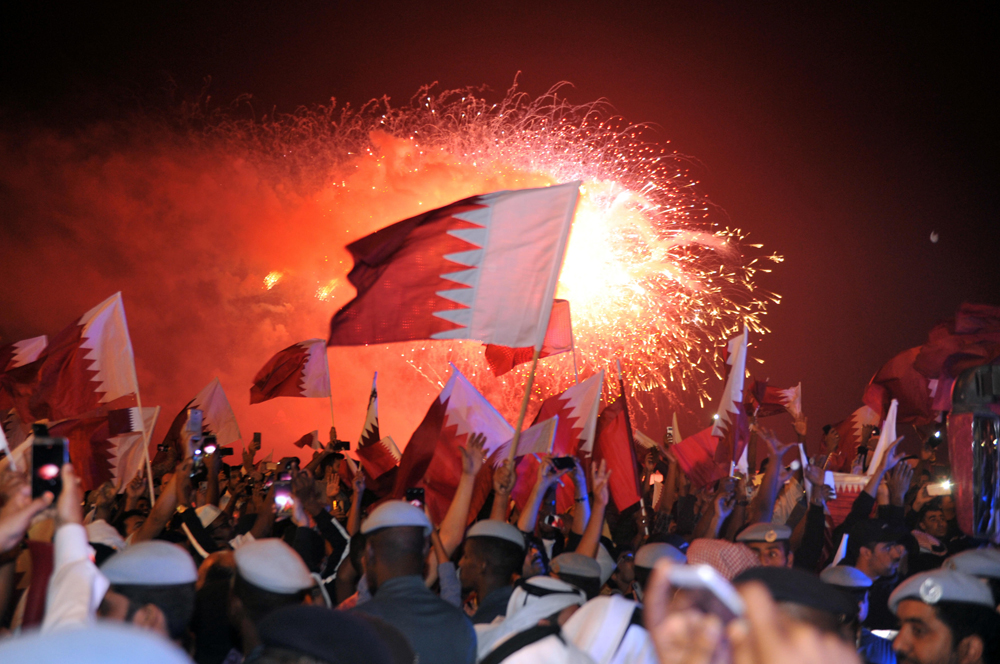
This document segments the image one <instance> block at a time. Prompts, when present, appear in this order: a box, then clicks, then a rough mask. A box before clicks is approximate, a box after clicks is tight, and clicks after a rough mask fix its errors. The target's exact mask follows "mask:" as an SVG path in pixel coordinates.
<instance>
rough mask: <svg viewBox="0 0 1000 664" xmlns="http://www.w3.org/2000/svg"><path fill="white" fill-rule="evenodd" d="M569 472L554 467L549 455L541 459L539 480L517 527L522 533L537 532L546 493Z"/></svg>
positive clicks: (533, 488) (532, 490)
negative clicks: (540, 508)
mask: <svg viewBox="0 0 1000 664" xmlns="http://www.w3.org/2000/svg"><path fill="white" fill-rule="evenodd" d="M568 472H569V469H566V470H559V469H557V468H556V467H555V466H553V465H552V457H550V456H548V455H543V456H542V457H541V463H540V464H539V465H538V479H537V480H536V481H535V486H534V487H532V489H531V494H530V495H529V496H528V502H527V504H525V506H524V511H522V512H521V516H520V518H519V519H518V520H517V527H518V529H520V531H521V532H522V533H534V532H535V524H536V523H537V522H538V508H539V507H541V505H542V499H543V498H544V497H545V492H546V491H548V490H549V487H550V486H552V485H553V484H555V483H556V481H557V480H558V479H559V478H560V477H562V476H563V475H565V474H566V473H568Z"/></svg>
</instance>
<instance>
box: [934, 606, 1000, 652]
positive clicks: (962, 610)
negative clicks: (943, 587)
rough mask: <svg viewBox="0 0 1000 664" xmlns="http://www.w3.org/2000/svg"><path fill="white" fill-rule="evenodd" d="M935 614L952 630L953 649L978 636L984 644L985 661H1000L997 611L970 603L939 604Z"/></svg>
mask: <svg viewBox="0 0 1000 664" xmlns="http://www.w3.org/2000/svg"><path fill="white" fill-rule="evenodd" d="M934 612H935V613H936V614H937V617H938V618H939V619H940V620H941V622H943V623H944V624H945V625H947V626H948V629H950V630H951V643H952V648H955V647H956V646H958V644H959V642H961V641H962V640H963V639H965V638H966V637H969V636H972V635H976V636H978V637H979V638H980V639H982V642H983V661H984V662H997V661H1000V614H998V613H997V612H996V611H994V610H993V609H990V608H988V607H985V606H980V605H979V604H970V603H968V602H938V603H937V604H935V605H934Z"/></svg>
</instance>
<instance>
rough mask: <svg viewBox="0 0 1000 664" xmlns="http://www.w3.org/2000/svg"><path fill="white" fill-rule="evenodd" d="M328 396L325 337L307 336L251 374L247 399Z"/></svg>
mask: <svg viewBox="0 0 1000 664" xmlns="http://www.w3.org/2000/svg"><path fill="white" fill-rule="evenodd" d="M329 396H330V369H329V366H328V364H327V359H326V341H325V340H323V339H308V340H306V341H300V342H299V343H297V344H292V345H291V346H289V347H288V348H285V349H284V350H282V351H280V352H278V353H277V354H276V355H275V356H274V357H272V358H271V359H270V360H268V361H267V364H265V365H264V366H263V367H261V369H260V371H258V372H257V375H256V376H254V377H253V387H251V388H250V403H251V404H255V403H261V402H262V401H267V400H269V399H274V398H275V397H306V398H326V397H329Z"/></svg>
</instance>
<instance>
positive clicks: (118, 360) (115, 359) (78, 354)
mask: <svg viewBox="0 0 1000 664" xmlns="http://www.w3.org/2000/svg"><path fill="white" fill-rule="evenodd" d="M38 345H40V342H39V343H38ZM36 347H37V346H36ZM24 366H25V368H26V369H27V368H28V367H32V369H33V371H32V375H31V376H30V378H29V379H28V380H30V387H29V388H28V389H27V390H26V392H27V394H28V395H29V396H27V399H26V403H25V400H21V401H20V403H17V404H15V406H17V407H19V409H20V411H19V412H20V415H21V419H22V420H24V421H32V422H33V421H36V420H41V419H48V420H51V421H56V420H63V419H67V418H72V417H78V416H80V415H83V414H85V413H89V412H90V411H93V410H96V409H98V408H100V407H102V406H106V405H108V404H112V403H114V404H115V405H118V406H125V405H132V404H133V403H134V401H135V395H136V394H138V392H139V386H138V384H137V383H136V378H135V376H136V373H135V359H134V357H133V355H132V341H131V339H130V338H129V333H128V323H127V322H126V320H125V306H124V304H123V303H122V297H121V293H115V294H114V295H112V296H111V297H109V298H108V299H106V300H104V301H103V302H101V303H100V304H98V305H97V306H96V307H94V308H93V309H91V310H90V311H88V312H87V313H85V314H84V315H83V316H81V317H80V319H79V320H77V321H76V322H75V323H74V324H72V325H70V326H69V327H67V328H65V329H64V330H63V331H62V332H60V333H59V334H57V335H55V336H54V337H53V338H52V339H51V340H50V342H49V343H48V344H47V345H46V346H45V347H44V349H43V350H41V352H40V353H39V355H38V357H37V359H36V360H35V361H34V362H31V363H30V364H27V365H24ZM119 400H122V401H119ZM25 406H26V408H25Z"/></svg>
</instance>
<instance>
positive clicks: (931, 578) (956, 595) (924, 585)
mask: <svg viewBox="0 0 1000 664" xmlns="http://www.w3.org/2000/svg"><path fill="white" fill-rule="evenodd" d="M904 599H915V600H917V601H919V602H923V603H924V604H930V605H934V604H937V603H938V602H942V601H943V602H963V603H965V604H978V605H980V606H985V607H988V608H990V609H993V608H994V607H995V605H994V604H993V593H992V592H991V591H990V589H989V588H988V587H987V586H986V585H984V584H983V583H982V582H981V581H980V580H979V579H977V578H976V577H974V576H969V575H968V574H962V573H961V572H956V571H955V570H951V569H936V570H933V571H930V572H921V573H920V574H914V575H913V576H911V577H910V578H908V579H907V580H906V581H903V582H902V583H901V584H899V586H897V587H896V589H895V590H893V591H892V594H891V595H889V610H890V611H892V612H893V613H896V607H897V606H899V603H900V602H902V601H903V600H904Z"/></svg>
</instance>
